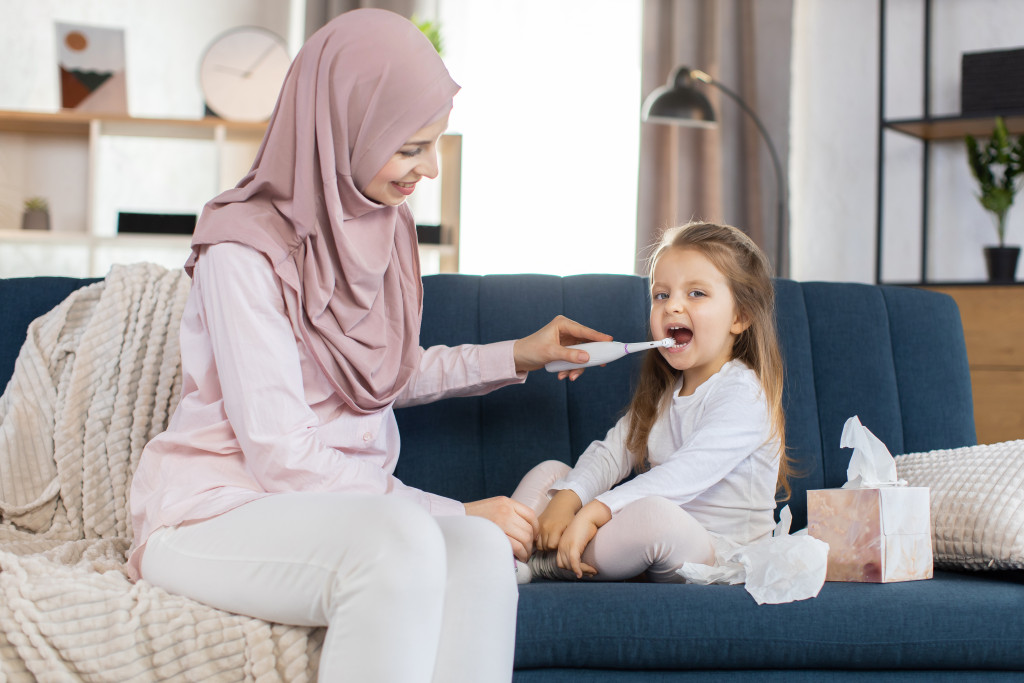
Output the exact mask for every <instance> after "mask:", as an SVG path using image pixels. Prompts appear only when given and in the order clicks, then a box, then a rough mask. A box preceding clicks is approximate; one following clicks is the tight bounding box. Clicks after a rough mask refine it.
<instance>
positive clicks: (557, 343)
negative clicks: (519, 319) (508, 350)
mask: <svg viewBox="0 0 1024 683" xmlns="http://www.w3.org/2000/svg"><path fill="white" fill-rule="evenodd" d="M611 340H612V338H611V335H607V334H604V333H603V332H598V331H596V330H592V329H590V328H589V327H586V326H584V325H580V324H579V323H578V322H574V321H572V320H569V319H568V318H566V317H565V316H563V315H560V316H558V317H556V318H555V319H554V320H552V321H551V322H549V323H548V324H547V325H545V326H544V327H542V328H540V329H539V330H537V331H536V332H534V333H533V334H531V335H530V336H528V337H523V338H522V339H517V340H516V343H515V347H514V351H513V354H514V356H515V361H516V372H529V371H531V370H539V369H540V368H542V367H544V364H545V363H550V362H551V361H553V360H566V361H569V362H570V363H586V362H587V361H588V360H590V356H588V355H587V352H586V351H580V350H579V349H567V348H565V347H567V346H572V345H573V344H582V343H584V342H589V341H611ZM581 374H583V368H577V369H575V370H563V371H562V372H560V373H558V379H565V378H566V377H568V378H569V379H570V380H574V379H576V378H577V377H579V376H580V375H581Z"/></svg>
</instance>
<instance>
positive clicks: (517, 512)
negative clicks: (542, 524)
mask: <svg viewBox="0 0 1024 683" xmlns="http://www.w3.org/2000/svg"><path fill="white" fill-rule="evenodd" d="M465 508H466V514H467V515H473V516H474V517H483V518H484V519H489V520H491V521H492V522H494V523H495V524H497V525H498V526H499V527H501V530H502V531H504V532H505V535H506V536H508V540H509V542H510V543H511V544H512V554H513V555H515V556H516V559H517V560H519V561H520V562H526V561H527V560H528V559H530V553H532V552H533V538H534V536H536V535H537V529H538V527H537V515H535V514H533V510H531V509H530V508H529V507H527V506H526V505H523V504H522V503H520V502H519V501H515V500H512V499H511V498H506V497H505V496H496V497H494V498H485V499H484V500H477V501H474V502H471V503H466V504H465Z"/></svg>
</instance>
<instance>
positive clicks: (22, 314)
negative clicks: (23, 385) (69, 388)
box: [0, 277, 98, 388]
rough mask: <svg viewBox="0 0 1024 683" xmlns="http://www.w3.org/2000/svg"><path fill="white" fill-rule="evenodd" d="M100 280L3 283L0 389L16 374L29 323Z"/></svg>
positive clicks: (9, 280)
mask: <svg viewBox="0 0 1024 683" xmlns="http://www.w3.org/2000/svg"><path fill="white" fill-rule="evenodd" d="M96 281H98V278H92V279H82V278H74V277H19V278H6V279H3V280H0V388H2V387H6V386H7V381H8V380H9V379H10V378H11V373H13V372H14V361H15V359H17V357H18V351H19V350H20V349H21V345H22V344H23V343H24V342H25V332H26V330H27V328H28V325H29V323H30V322H32V321H33V320H35V319H36V318H38V317H39V316H41V315H42V314H43V313H46V312H47V311H48V310H50V309H51V308H53V307H54V306H56V305H57V304H59V303H60V302H61V301H63V300H64V299H65V298H67V296H68V294H70V293H71V292H73V291H75V290H76V289H78V288H79V287H83V286H85V285H87V284H90V283H93V282H96Z"/></svg>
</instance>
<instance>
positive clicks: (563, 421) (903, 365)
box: [396, 275, 975, 529]
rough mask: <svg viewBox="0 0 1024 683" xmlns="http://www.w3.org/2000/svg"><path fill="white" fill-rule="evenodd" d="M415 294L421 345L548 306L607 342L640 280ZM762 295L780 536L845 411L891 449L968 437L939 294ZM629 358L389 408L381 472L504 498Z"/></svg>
mask: <svg viewBox="0 0 1024 683" xmlns="http://www.w3.org/2000/svg"><path fill="white" fill-rule="evenodd" d="M423 287H424V303H423V330H424V332H423V338H422V342H423V344H424V345H432V344H448V345H453V344H465V343H486V342H492V341H499V340H502V339H512V338H517V337H521V336H523V335H525V334H529V333H531V332H533V331H534V330H536V329H538V328H540V327H541V326H543V325H544V324H546V323H547V322H548V321H550V320H551V318H553V317H554V316H555V315H557V314H559V313H562V314H564V315H566V316H568V317H570V318H572V319H574V320H576V321H578V322H580V323H583V324H585V325H589V326H590V327H593V328H596V329H598V330H601V331H604V332H608V333H609V334H611V335H613V336H614V337H615V338H616V339H619V340H622V341H627V340H629V341H633V340H638V339H646V338H647V333H648V317H649V309H650V302H649V294H648V288H647V281H646V280H645V279H644V278H641V277H637V276H633V275H574V276H569V277H555V276H551V275H486V276H472V275H432V276H428V277H425V278H424V279H423ZM775 288H776V315H777V320H778V329H779V342H780V345H781V347H782V353H783V359H784V363H785V389H784V394H783V403H784V409H785V411H786V445H787V448H788V453H789V455H790V456H791V458H792V459H793V460H794V463H795V468H796V471H797V474H798V475H799V476H797V477H795V478H793V479H792V481H791V484H792V486H793V494H792V496H791V497H790V499H789V500H788V501H787V502H788V503H789V505H790V508H791V510H792V512H793V527H792V528H793V529H800V528H803V527H804V526H806V525H807V505H806V492H807V490H809V489H820V488H827V487H835V486H839V485H841V484H842V483H843V482H844V481H845V480H846V466H847V464H848V463H849V460H850V451H849V450H848V449H843V448H840V447H839V437H840V435H841V434H842V429H843V424H845V422H846V420H847V418H849V417H851V416H853V415H859V416H860V418H861V421H862V422H863V423H864V425H865V426H867V427H868V428H869V429H871V431H872V432H873V433H875V434H876V435H877V436H878V437H879V438H881V439H882V440H883V441H884V442H885V443H886V445H888V446H889V448H890V450H891V452H893V453H902V452H906V450H908V449H910V450H914V451H927V450H933V449H936V448H952V447H960V446H968V445H972V444H974V443H975V432H974V416H973V413H971V412H970V411H963V410H959V409H958V408H957V407H958V406H963V405H970V371H969V369H968V367H967V360H966V358H967V354H966V349H965V346H964V342H963V334H962V331H961V324H960V318H959V313H958V310H957V307H956V303H955V302H954V301H953V299H952V298H950V297H948V296H946V295H943V294H938V293H936V292H930V291H925V290H918V289H913V288H908V287H875V286H872V285H861V284H850V283H827V282H795V281H792V280H777V281H776V282H775ZM442 292H443V294H442ZM639 363H640V358H639V354H637V355H634V356H629V357H627V358H625V359H623V360H620V361H616V362H614V363H611V364H609V365H607V366H606V367H603V368H592V369H590V370H588V371H587V372H586V373H584V374H583V376H582V377H580V378H579V379H578V380H577V381H575V382H559V381H558V380H557V379H556V378H555V376H554V375H550V374H548V373H546V372H535V373H532V374H531V376H530V378H529V379H528V380H527V382H526V383H525V384H522V385H518V386H512V387H508V388H506V389H502V390H501V391H497V392H494V393H492V394H488V395H486V396H482V397H474V398H462V399H452V400H449V401H442V402H439V403H436V404H433V405H426V406H417V407H413V408H403V409H402V410H399V411H398V421H399V426H400V428H401V433H402V457H401V458H400V460H399V463H398V469H397V470H396V474H397V475H398V477H399V478H401V479H402V480H403V481H404V482H406V483H407V484H409V485H411V486H416V487H418V488H423V489H426V490H429V491H434V492H437V493H439V494H441V495H445V496H449V497H451V498H456V499H458V500H463V501H467V500H475V499H480V498H486V497H490V496H497V495H509V494H510V493H511V492H512V491H513V490H515V487H516V485H517V484H518V483H519V480H520V479H521V478H522V476H523V475H524V474H526V472H527V471H529V469H530V468H531V467H533V466H534V465H536V464H537V463H538V462H540V461H541V460H546V459H558V460H561V461H563V462H566V463H569V464H572V463H574V462H575V461H576V458H578V457H579V456H580V454H581V453H582V452H583V451H584V450H585V449H586V447H587V445H589V444H590V442H591V441H593V440H594V439H600V438H603V437H604V435H605V433H606V432H607V430H608V429H609V428H610V427H611V426H612V425H613V424H614V423H615V420H616V419H617V418H618V417H619V415H621V414H622V412H623V411H624V410H625V407H626V405H627V404H628V402H629V399H630V396H631V393H632V386H633V379H634V376H635V372H636V371H637V369H638V368H639ZM900 387H907V390H905V391H900ZM910 388H913V390H910ZM936 396H943V397H944V398H943V400H936Z"/></svg>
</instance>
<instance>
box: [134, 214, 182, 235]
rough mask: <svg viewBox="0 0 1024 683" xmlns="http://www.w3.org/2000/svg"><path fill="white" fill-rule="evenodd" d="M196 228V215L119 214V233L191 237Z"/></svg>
mask: <svg viewBox="0 0 1024 683" xmlns="http://www.w3.org/2000/svg"><path fill="white" fill-rule="evenodd" d="M195 228H196V215H195V214H194V213H180V214H179V213H131V212H127V211H121V212H119V213H118V214H117V232H118V234H123V233H142V234H147V235H191V234H192V232H193V231H194V230H195Z"/></svg>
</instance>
